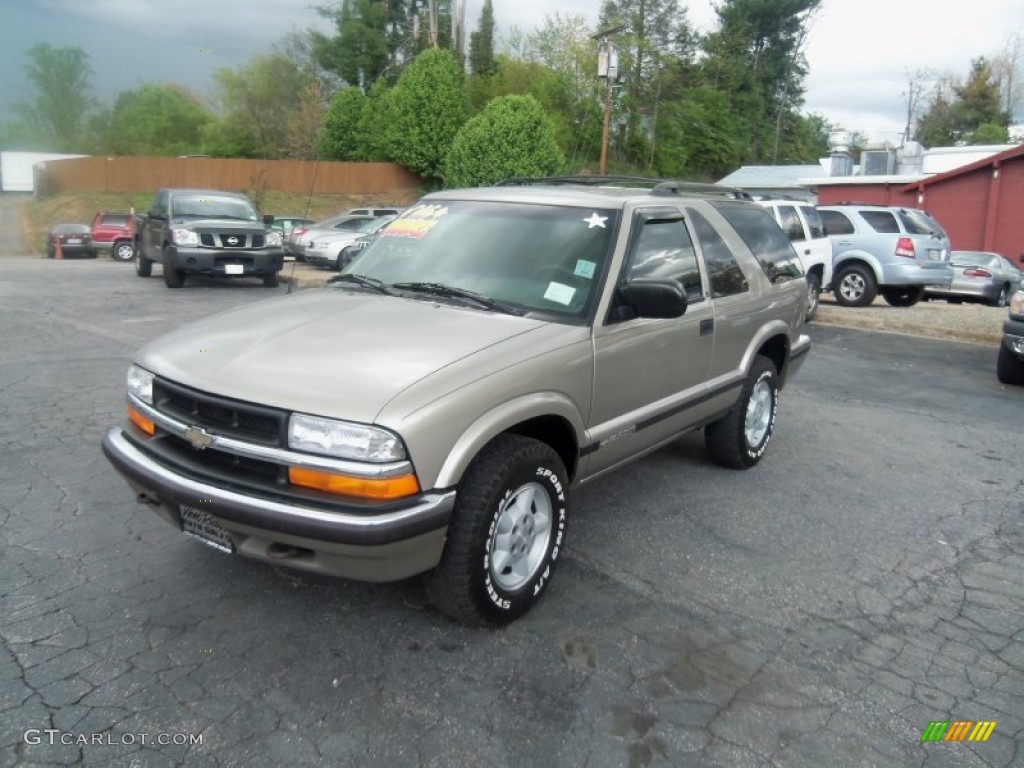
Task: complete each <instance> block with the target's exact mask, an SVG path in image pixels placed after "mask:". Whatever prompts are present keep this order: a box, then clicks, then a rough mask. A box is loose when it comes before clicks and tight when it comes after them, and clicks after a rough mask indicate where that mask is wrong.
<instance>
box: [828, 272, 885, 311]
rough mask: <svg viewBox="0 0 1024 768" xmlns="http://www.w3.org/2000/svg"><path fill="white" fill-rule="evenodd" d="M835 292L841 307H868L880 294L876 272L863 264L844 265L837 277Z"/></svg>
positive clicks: (837, 302)
mask: <svg viewBox="0 0 1024 768" xmlns="http://www.w3.org/2000/svg"><path fill="white" fill-rule="evenodd" d="M833 293H834V295H835V298H836V304H838V305H839V306H841V307H866V306H867V305H868V304H870V303H871V302H872V301H874V300H875V296H877V295H878V282H877V281H876V280H875V273H874V272H872V271H871V268H870V267H867V266H865V265H863V264H851V265H850V266H848V267H842V268H841V269H840V270H839V273H838V274H837V275H836V277H835V290H834V291H833Z"/></svg>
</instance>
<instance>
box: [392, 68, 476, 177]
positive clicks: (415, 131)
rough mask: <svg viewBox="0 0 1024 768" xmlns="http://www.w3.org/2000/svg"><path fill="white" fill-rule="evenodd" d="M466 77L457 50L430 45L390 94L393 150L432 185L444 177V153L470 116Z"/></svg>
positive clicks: (406, 71) (446, 152)
mask: <svg viewBox="0 0 1024 768" xmlns="http://www.w3.org/2000/svg"><path fill="white" fill-rule="evenodd" d="M462 80H463V78H462V70H461V68H460V66H459V63H458V60H457V59H456V58H455V55H454V54H453V53H452V52H451V51H446V50H443V49H440V48H431V49H429V50H426V51H424V52H423V53H421V54H420V55H419V56H417V57H416V59H415V60H414V61H413V62H412V64H410V65H409V66H408V67H407V68H406V70H405V71H404V72H403V73H402V76H401V77H400V78H399V79H398V82H397V83H396V84H395V87H394V88H393V89H392V91H391V94H390V96H389V98H388V112H387V117H388V122H387V128H386V132H387V152H388V155H389V157H390V159H392V160H394V161H395V162H397V163H399V164H401V165H403V166H405V167H406V168H408V169H409V170H410V171H412V172H413V173H416V174H419V175H420V176H421V177H422V178H423V180H424V181H425V182H427V183H428V184H429V183H437V182H439V181H440V180H441V172H442V165H443V161H444V157H445V156H446V155H447V154H448V150H449V148H450V147H451V143H452V140H453V139H454V138H455V133H456V132H457V131H458V130H459V128H460V127H462V123H463V122H464V121H465V119H466V105H465V95H464V91H463V82H462Z"/></svg>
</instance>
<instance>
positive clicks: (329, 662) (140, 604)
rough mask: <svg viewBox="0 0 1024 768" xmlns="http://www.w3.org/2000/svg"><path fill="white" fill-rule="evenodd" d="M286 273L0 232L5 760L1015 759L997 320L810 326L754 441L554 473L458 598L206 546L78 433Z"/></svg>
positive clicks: (1012, 476) (97, 431)
mask: <svg viewBox="0 0 1024 768" xmlns="http://www.w3.org/2000/svg"><path fill="white" fill-rule="evenodd" d="M284 291H285V288H284V287H282V288H279V289H273V290H268V289H264V288H263V287H261V286H260V285H259V284H258V283H256V282H249V281H239V282H230V281H228V282H214V281H197V282H196V283H190V284H188V285H187V286H186V287H185V288H184V289H182V290H180V291H168V290H167V289H166V288H165V287H164V285H163V282H162V280H160V278H159V276H157V277H155V278H152V279H150V280H140V279H139V278H137V277H136V276H135V275H134V273H133V271H132V269H131V267H130V266H126V265H122V264H117V263H114V262H111V261H107V260H102V259H101V260H98V261H81V262H79V261H65V262H54V261H46V260H40V259H28V258H14V257H7V258H3V259H0V321H2V323H3V328H4V336H3V342H2V344H0V415H2V417H3V418H2V420H0V533H2V536H3V548H2V550H0V638H2V640H3V645H2V648H0V765H18V766H29V765H66V764H84V765H90V766H93V765H95V766H108V765H109V766H121V765H133V766H170V765H190V766H191V765H209V766H263V765H266V766H279V765H290V766H305V765H309V766H314V765H330V766H388V768H393V767H395V766H479V765H490V766H495V767H500V766H538V767H541V766H554V765H557V766H590V767H593V768H598V767H599V766H626V765H628V766H706V767H708V768H711V767H712V766H719V767H721V768H731V767H732V766H808V767H809V768H810V767H812V766H813V767H814V768H819V767H820V766H1011V765H1015V764H1018V765H1019V764H1020V763H1021V762H1022V761H1024V755H1022V754H1021V749H1020V747H1019V742H1020V740H1021V736H1022V727H1024V524H1022V512H1024V464H1022V462H1021V461H1020V459H1019V455H1020V448H1021V445H1022V437H1024V419H1022V414H1024V389H1020V388H1018V389H1012V388H1004V387H1001V386H1000V385H999V384H998V383H997V382H996V379H995V375H994V365H995V350H994V349H989V348H986V347H981V346H972V345H966V344H955V343H943V342H936V341H928V340H919V339H909V338H907V337H902V336H895V335H885V334H877V333H868V332H858V331H846V330H840V329H832V328H823V327H812V329H811V333H812V336H813V338H814V341H815V346H814V348H813V349H812V353H811V356H810V358H809V359H808V361H807V363H806V365H805V366H804V368H803V369H802V370H801V371H800V373H799V374H798V376H797V377H796V378H795V379H794V380H793V381H792V382H791V384H790V386H789V387H788V388H787V389H786V390H785V391H784V392H783V394H782V404H781V408H780V414H779V420H778V424H777V429H776V433H775V437H774V440H773V443H772V445H771V447H770V448H769V451H768V454H767V456H766V458H765V460H764V461H763V462H762V463H761V464H760V465H759V466H758V467H756V468H755V469H753V470H751V471H748V472H731V471H728V470H723V469H720V468H717V467H715V466H713V465H711V464H710V463H709V462H708V461H706V460H705V459H704V457H703V453H702V443H701V439H700V436H699V435H691V436H688V437H685V438H684V439H682V440H680V441H678V442H677V443H676V444H674V445H672V446H669V447H667V448H665V449H663V450H661V451H658V452H657V453H655V454H653V455H651V456H649V457H647V458H645V459H643V460H641V461H640V462H636V463H634V464H632V465H630V466H629V467H626V468H624V469H622V470H620V471H619V472H618V473H617V474H614V475H611V476H608V477H607V478H603V479H601V480H598V481H595V482H594V483H593V484H591V485H588V486H586V487H584V488H580V489H577V492H576V495H575V502H574V506H573V507H572V513H571V514H572V521H571V527H570V530H569V539H568V549H567V553H566V557H565V558H564V560H563V561H562V562H561V563H560V567H559V571H558V573H557V576H556V577H555V579H554V581H553V582H552V584H551V587H550V589H549V591H548V593H547V595H546V596H545V598H544V600H543V601H542V602H541V603H540V605H539V606H538V607H537V608H536V609H535V610H534V611H533V612H531V613H530V614H529V615H528V616H526V617H525V618H524V619H522V620H520V621H519V622H517V623H515V624H514V625H512V626H510V627H508V628H506V629H503V630H498V631H485V630H477V629H467V628H463V627H460V626H457V625H454V624H451V623H449V622H448V621H446V620H445V619H443V618H441V617H440V616H438V615H437V614H435V613H434V612H432V611H431V610H430V609H429V608H428V607H426V605H425V600H424V596H423V589H422V586H421V584H420V582H419V581H418V580H416V579H412V580H409V581H406V582H402V583H399V584H390V585H389V584H384V585H372V584H360V583H355V582H346V581H340V580H333V579H327V578H323V577H318V576H314V575H310V574H304V573H300V572H293V571H289V570H286V569H283V568H275V567H270V566H266V565H264V564H262V563H256V562H252V561H248V560H244V559H242V558H236V557H229V556H225V555H222V554H219V553H217V552H214V551H212V550H209V549H207V548H205V547H202V546H201V545H199V544H196V543H194V542H191V541H189V540H187V539H186V538H185V537H183V536H182V535H181V534H180V533H178V532H177V531H175V530H173V529H172V528H171V527H170V526H168V525H166V524H165V523H164V522H162V521H161V520H159V519H158V518H157V517H156V516H155V515H154V514H153V513H152V512H150V511H149V510H148V509H146V508H143V507H141V506H139V505H137V504H136V503H135V502H134V499H133V495H132V493H131V491H130V490H129V489H128V487H127V486H126V485H125V484H124V482H123V481H122V480H121V479H120V477H119V476H117V474H116V473H115V472H114V470H113V469H112V468H111V467H110V466H109V465H108V464H107V462H106V460H105V459H104V458H103V456H102V454H101V452H100V448H99V441H100V438H101V436H102V434H103V432H104V431H105V430H106V428H107V427H108V426H110V425H112V424H113V423H115V422H116V421H118V420H119V419H121V418H122V413H123V398H124V395H123V388H124V374H125V371H126V368H127V365H128V363H129V361H130V358H131V355H132V353H133V352H134V350H135V349H137V348H138V347H139V346H141V345H142V344H143V343H144V342H145V341H147V340H148V339H151V338H154V337H155V336H157V335H159V333H160V332H161V331H163V330H165V329H168V328H171V327H175V326H177V325H179V324H180V323H182V322H185V321H186V320H187V319H188V318H190V317H194V316H199V315H206V314H210V313H212V312H214V311H216V310H218V309H221V308H227V307H230V306H235V305H239V304H243V303H248V302H252V301H257V300H260V299H263V298H266V297H268V296H271V295H276V294H280V293H283V292H284ZM993 311H998V310H993ZM932 720H975V721H978V720H995V721H998V725H997V726H996V728H995V730H994V732H993V733H992V736H991V738H990V739H989V740H988V741H987V742H985V743H966V742H965V743H927V744H922V743H920V736H921V733H922V731H923V730H924V729H925V727H926V726H927V725H928V723H929V722H930V721H932ZM28 729H39V730H43V729H56V730H58V731H59V732H60V733H62V734H70V735H72V736H79V735H86V736H88V735H91V734H104V735H105V736H106V737H109V738H105V739H104V741H103V743H98V744H92V743H86V744H75V743H73V744H61V743H59V741H58V742H57V743H55V744H49V743H47V742H46V741H43V742H42V743H38V744H31V743H26V740H25V738H24V733H25V731H26V730H28ZM178 733H186V734H201V736H202V743H201V744H195V745H191V746H189V745H175V744H170V745H157V744H152V743H149V744H140V743H138V742H139V739H138V737H137V736H136V737H134V741H135V743H129V744H123V743H121V742H122V740H123V737H124V736H125V735H137V734H148V735H151V736H152V737H153V738H155V736H156V735H157V734H178ZM108 742H109V743H108Z"/></svg>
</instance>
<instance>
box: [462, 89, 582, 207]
mask: <svg viewBox="0 0 1024 768" xmlns="http://www.w3.org/2000/svg"><path fill="white" fill-rule="evenodd" d="M564 165H565V156H564V155H563V154H562V150H561V149H560V148H559V146H558V142H557V141H556V140H555V133H554V130H553V129H552V126H551V122H550V121H549V120H548V117H547V115H546V114H545V113H544V110H543V109H542V108H541V106H540V104H539V103H538V102H537V100H536V99H534V98H533V97H532V96H502V97H501V98H497V99H495V100H494V101H492V102H491V103H490V104H488V105H487V107H485V108H484V110H483V111H482V112H481V113H480V114H479V115H477V116H476V117H473V118H471V119H470V120H469V121H468V122H467V123H466V124H465V125H463V126H462V128H461V129H460V130H459V132H458V134H457V135H456V136H455V140H454V141H453V142H452V147H451V151H450V152H449V153H448V157H447V158H446V160H445V169H444V181H445V184H446V185H447V186H449V187H468V186H481V185H488V184H494V183H495V182H498V181H501V180H502V179H507V178H509V177H512V176H526V177H531V178H536V177H542V176H551V175H552V174H555V173H557V172H559V171H561V170H562V168H563V167H564Z"/></svg>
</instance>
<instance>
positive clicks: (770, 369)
mask: <svg viewBox="0 0 1024 768" xmlns="http://www.w3.org/2000/svg"><path fill="white" fill-rule="evenodd" d="M778 407H779V375H778V373H777V372H776V370H775V364H774V363H773V362H772V361H771V360H769V359H768V358H767V357H763V356H761V355H758V356H757V357H755V358H754V365H753V367H752V368H751V369H750V375H749V376H748V377H747V381H746V383H745V384H744V385H743V391H742V392H741V393H740V398H739V400H737V401H736V403H735V404H734V405H733V406H732V408H730V409H729V412H728V413H727V414H725V416H723V417H722V418H720V419H719V420H718V421H715V422H712V423H711V424H708V425H707V426H706V427H705V428H704V448H705V450H706V451H707V453H708V455H709V456H710V457H711V459H712V460H713V461H715V462H716V463H718V464H721V465H722V466H723V467H730V468H732V469H749V468H750V467H752V466H754V465H755V464H757V462H758V461H760V460H761V456H763V455H764V452H765V449H766V448H767V447H768V443H769V441H770V440H771V439H772V432H773V431H774V429H775V414H776V412H777V410H778Z"/></svg>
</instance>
